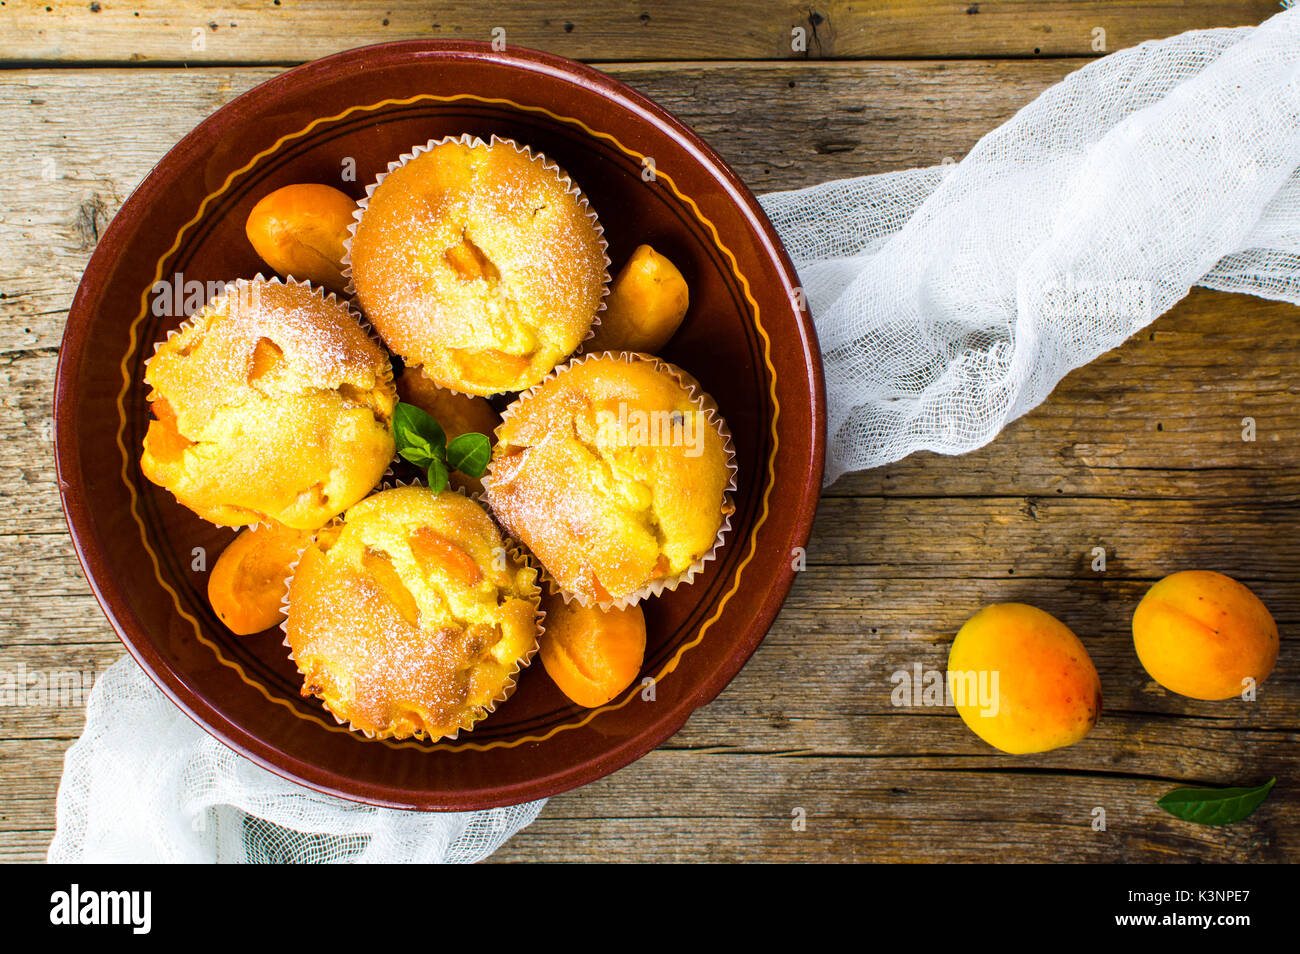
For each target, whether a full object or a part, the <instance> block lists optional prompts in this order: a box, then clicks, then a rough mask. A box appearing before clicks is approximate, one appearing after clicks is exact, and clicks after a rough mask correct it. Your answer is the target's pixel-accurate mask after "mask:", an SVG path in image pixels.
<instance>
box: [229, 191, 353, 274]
mask: <svg viewBox="0 0 1300 954" xmlns="http://www.w3.org/2000/svg"><path fill="white" fill-rule="evenodd" d="M356 208H357V204H356V202H354V201H353V200H352V199H350V198H349V197H348V196H347V195H345V194H344V193H342V192H340V191H339V190H338V189H335V188H332V187H331V186H327V185H318V184H316V183H312V182H304V183H299V184H297V185H287V186H284V187H283V188H280V189H276V190H275V191H274V192H271V193H269V194H268V195H265V196H263V197H262V198H261V200H260V201H259V202H258V203H257V205H255V206H253V211H252V212H250V213H249V214H248V221H247V222H246V223H245V224H244V233H245V234H246V235H247V236H248V240H249V241H250V242H252V243H253V249H254V250H255V251H256V252H257V254H258V255H260V256H261V257H262V261H264V262H266V264H267V265H269V266H270V267H271V268H273V269H274V270H275V271H276V272H278V273H279V274H281V275H283V276H285V277H288V276H293V277H294V278H297V279H305V280H307V281H310V282H312V283H314V284H317V285H324V286H326V287H327V288H332V289H333V290H334V291H340V292H341V291H343V289H344V287H345V286H346V285H347V279H345V278H344V277H343V255H344V243H345V242H346V241H347V237H348V229H349V228H350V227H351V225H352V213H353V212H355V211H356Z"/></svg>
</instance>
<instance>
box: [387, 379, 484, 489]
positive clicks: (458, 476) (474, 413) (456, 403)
mask: <svg viewBox="0 0 1300 954" xmlns="http://www.w3.org/2000/svg"><path fill="white" fill-rule="evenodd" d="M397 395H398V397H400V398H401V399H402V400H403V401H405V402H406V403H407V404H414V405H415V406H416V407H418V408H419V409H420V410H422V411H424V412H425V413H426V414H428V415H429V416H430V417H432V418H433V419H434V420H435V421H437V422H438V423H439V424H440V425H441V426H442V430H443V433H444V434H446V435H447V442H448V443H451V442H452V441H454V440H455V439H456V438H458V437H460V436H461V435H462V434H469V433H479V434H486V435H487V437H488V440H489V441H493V440H496V438H495V436H494V435H495V433H496V429H497V425H498V424H500V423H501V418H500V417H499V416H498V415H497V412H496V411H495V410H494V409H493V408H492V405H491V404H489V403H488V401H487V398H481V397H476V396H475V395H472V394H460V393H458V392H456V391H448V390H447V389H446V388H441V387H438V385H436V384H434V383H433V380H432V379H431V378H430V377H429V376H428V375H427V374H425V373H424V372H423V371H421V370H420V369H419V368H405V369H403V371H402V374H401V376H400V377H399V378H398V379H397ZM448 476H449V478H450V481H451V485H452V486H453V487H457V488H459V489H461V490H464V491H465V492H466V493H471V494H480V493H482V492H483V482H482V481H481V480H479V479H478V478H477V477H471V476H469V475H468V474H462V473H461V472H460V471H458V470H453V471H451V473H450V474H449V475H448Z"/></svg>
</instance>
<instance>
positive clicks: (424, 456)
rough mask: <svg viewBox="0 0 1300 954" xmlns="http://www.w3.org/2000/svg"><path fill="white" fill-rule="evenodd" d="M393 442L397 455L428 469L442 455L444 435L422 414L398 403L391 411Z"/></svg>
mask: <svg viewBox="0 0 1300 954" xmlns="http://www.w3.org/2000/svg"><path fill="white" fill-rule="evenodd" d="M393 440H395V441H396V442H397V453H399V454H401V455H402V457H404V458H406V459H407V460H409V461H410V462H411V463H412V464H414V465H415V466H416V467H428V466H429V464H430V462H431V461H433V460H434V459H435V458H438V457H442V456H443V455H444V454H445V453H446V448H447V435H446V434H445V433H443V430H442V427H441V426H440V425H439V424H438V422H437V421H435V420H434V419H433V418H432V417H430V416H429V414H428V413H426V412H425V411H422V410H420V409H419V408H418V407H416V406H415V405H414V404H406V403H404V402H402V401H399V402H398V403H397V407H396V408H394V409H393Z"/></svg>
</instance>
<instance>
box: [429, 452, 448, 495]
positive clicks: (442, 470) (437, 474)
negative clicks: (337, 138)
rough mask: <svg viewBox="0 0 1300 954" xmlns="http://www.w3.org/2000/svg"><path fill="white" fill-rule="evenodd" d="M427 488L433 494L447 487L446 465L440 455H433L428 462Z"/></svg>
mask: <svg viewBox="0 0 1300 954" xmlns="http://www.w3.org/2000/svg"><path fill="white" fill-rule="evenodd" d="M429 489H430V490H432V491H433V492H434V493H435V494H440V493H442V492H443V491H444V490H446V489H447V465H446V464H445V463H443V460H442V458H441V457H435V458H434V459H433V461H432V462H431V463H430V464H429Z"/></svg>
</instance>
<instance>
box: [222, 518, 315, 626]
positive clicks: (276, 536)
mask: <svg viewBox="0 0 1300 954" xmlns="http://www.w3.org/2000/svg"><path fill="white" fill-rule="evenodd" d="M311 537H312V535H311V532H310V531H304V530H293V529H290V528H289V527H283V526H278V525H277V526H259V527H250V528H247V529H245V530H241V531H240V532H239V535H238V536H236V537H235V539H234V540H232V541H230V545H229V546H227V547H226V549H224V550H223V551H221V556H219V557H217V562H216V563H215V564H214V565H213V567H212V574H211V575H210V576H209V577H208V602H209V603H211V604H212V609H213V610H214V611H215V612H216V614H217V616H218V617H219V618H220V619H221V621H222V622H223V623H225V624H226V626H227V627H229V628H230V630H231V632H233V633H235V635H237V636H251V635H252V634H253V633H260V632H262V630H264V629H270V628H271V627H272V626H275V625H276V624H278V623H279V622H280V620H281V619H282V618H283V616H284V610H283V607H282V606H281V600H282V599H283V597H284V594H285V580H286V579H287V578H288V576H289V571H290V567H292V565H293V563H294V561H295V560H297V559H298V554H299V553H301V552H302V549H303V547H305V546H307V544H308V542H310V540H311Z"/></svg>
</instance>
